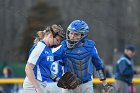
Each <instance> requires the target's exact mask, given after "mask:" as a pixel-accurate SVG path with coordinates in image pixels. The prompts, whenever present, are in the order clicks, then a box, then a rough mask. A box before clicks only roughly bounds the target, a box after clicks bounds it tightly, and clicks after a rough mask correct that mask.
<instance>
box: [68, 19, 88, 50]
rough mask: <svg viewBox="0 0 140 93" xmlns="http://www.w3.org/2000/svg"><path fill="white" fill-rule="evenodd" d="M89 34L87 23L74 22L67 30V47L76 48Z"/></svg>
mask: <svg viewBox="0 0 140 93" xmlns="http://www.w3.org/2000/svg"><path fill="white" fill-rule="evenodd" d="M87 32H89V27H88V25H87V23H85V22H84V21H81V20H75V21H73V22H72V23H71V24H70V25H69V26H68V28H67V33H66V40H67V47H68V48H74V46H75V45H78V44H79V43H81V41H83V39H85V37H87Z"/></svg>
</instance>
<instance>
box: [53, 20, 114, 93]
mask: <svg viewBox="0 0 140 93" xmlns="http://www.w3.org/2000/svg"><path fill="white" fill-rule="evenodd" d="M88 32H89V27H88V25H87V23H86V22H84V21H82V20H74V21H73V22H72V23H71V24H70V25H69V26H68V28H67V33H66V40H64V41H63V42H62V43H61V45H60V46H59V47H58V50H57V51H56V52H54V57H55V60H58V59H62V60H63V64H64V72H72V73H74V74H76V76H77V77H78V78H79V79H80V80H81V84H80V86H79V87H77V88H75V89H63V90H62V93H93V84H92V78H91V76H92V74H93V65H94V66H95V67H96V70H97V72H98V74H99V78H100V80H101V81H102V83H103V87H104V88H105V90H106V91H107V92H109V91H110V89H111V88H112V87H111V86H109V85H108V84H107V83H106V77H105V74H104V70H103V65H102V62H101V59H100V57H99V55H98V52H97V49H96V47H95V42H94V41H92V40H89V39H87V33H88Z"/></svg>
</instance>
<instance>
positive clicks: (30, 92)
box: [23, 25, 63, 93]
mask: <svg viewBox="0 0 140 93" xmlns="http://www.w3.org/2000/svg"><path fill="white" fill-rule="evenodd" d="M62 37H63V30H62V29H61V27H59V26H57V25H52V26H50V27H47V29H46V32H45V36H44V38H43V40H41V41H39V42H38V43H37V44H35V45H33V47H32V48H31V50H30V52H29V58H28V61H27V64H26V67H25V72H26V78H25V80H24V83H23V88H24V93H47V92H46V90H45V87H46V85H47V81H48V79H50V75H51V71H50V67H51V64H52V62H53V61H54V56H53V53H52V50H51V47H52V46H56V45H59V44H60V42H61V39H62Z"/></svg>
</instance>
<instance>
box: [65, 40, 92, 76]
mask: <svg viewBox="0 0 140 93" xmlns="http://www.w3.org/2000/svg"><path fill="white" fill-rule="evenodd" d="M89 43H91V42H85V44H84V45H83V47H78V48H74V49H68V48H65V57H64V60H65V61H64V62H65V71H66V72H73V73H75V74H76V75H77V77H79V78H84V77H86V76H89V75H91V74H92V72H93V69H92V68H93V65H92V54H91V53H92V49H93V45H89Z"/></svg>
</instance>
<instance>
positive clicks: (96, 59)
mask: <svg viewBox="0 0 140 93" xmlns="http://www.w3.org/2000/svg"><path fill="white" fill-rule="evenodd" d="M92 62H93V64H94V66H95V67H96V70H100V69H102V68H103V64H102V61H101V59H100V57H99V55H98V52H97V49H96V48H95V47H93V51H92Z"/></svg>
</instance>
